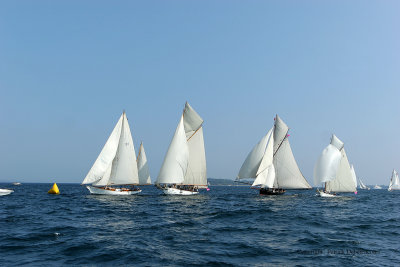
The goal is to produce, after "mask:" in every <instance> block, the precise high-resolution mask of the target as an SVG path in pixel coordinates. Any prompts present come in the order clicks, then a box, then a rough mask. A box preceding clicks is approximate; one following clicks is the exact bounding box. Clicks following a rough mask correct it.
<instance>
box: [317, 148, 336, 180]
mask: <svg viewBox="0 0 400 267" xmlns="http://www.w3.org/2000/svg"><path fill="white" fill-rule="evenodd" d="M341 158H342V156H341V153H340V151H339V150H338V149H337V148H336V147H335V146H333V145H331V144H329V145H328V146H327V147H326V148H325V149H324V150H323V151H322V154H321V156H320V157H319V159H318V160H317V163H316V164H315V167H314V185H318V184H321V183H325V182H328V181H332V180H334V179H335V178H336V174H337V171H338V169H339V164H340V160H341Z"/></svg>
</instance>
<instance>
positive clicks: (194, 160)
mask: <svg viewBox="0 0 400 267" xmlns="http://www.w3.org/2000/svg"><path fill="white" fill-rule="evenodd" d="M202 124H203V119H202V118H201V117H200V115H199V114H197V112H196V111H195V110H194V109H193V108H192V107H191V106H190V105H189V103H187V102H186V105H185V110H184V111H183V125H184V129H185V134H186V139H187V145H188V148H189V163H188V167H187V171H186V174H185V178H184V181H183V184H185V185H196V186H197V187H198V188H207V165H206V152H205V149H204V136H203V127H202Z"/></svg>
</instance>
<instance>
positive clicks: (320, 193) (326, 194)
mask: <svg viewBox="0 0 400 267" xmlns="http://www.w3.org/2000/svg"><path fill="white" fill-rule="evenodd" d="M317 192H318V196H320V197H337V196H336V195H334V194H331V193H326V192H324V191H317Z"/></svg>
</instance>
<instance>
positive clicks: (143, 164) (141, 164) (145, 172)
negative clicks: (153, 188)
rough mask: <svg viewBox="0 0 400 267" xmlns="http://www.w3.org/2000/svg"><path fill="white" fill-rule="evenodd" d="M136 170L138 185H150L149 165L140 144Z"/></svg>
mask: <svg viewBox="0 0 400 267" xmlns="http://www.w3.org/2000/svg"><path fill="white" fill-rule="evenodd" d="M137 168H138V173H139V184H140V185H144V184H151V179H150V172H149V165H148V163H147V157H146V152H145V151H144V147H143V143H141V144H140V148H139V155H138V156H137Z"/></svg>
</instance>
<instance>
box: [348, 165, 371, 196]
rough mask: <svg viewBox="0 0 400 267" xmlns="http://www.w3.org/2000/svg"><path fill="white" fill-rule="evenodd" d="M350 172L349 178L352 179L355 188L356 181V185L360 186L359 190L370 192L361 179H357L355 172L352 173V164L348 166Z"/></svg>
mask: <svg viewBox="0 0 400 267" xmlns="http://www.w3.org/2000/svg"><path fill="white" fill-rule="evenodd" d="M350 171H351V177H353V180H354V183H355V184H356V187H357V180H358V185H359V186H360V189H365V190H370V188H369V187H368V186H366V185H365V184H364V183H363V181H362V180H361V178H359V177H357V175H356V172H355V171H354V166H353V164H351V166H350Z"/></svg>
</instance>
